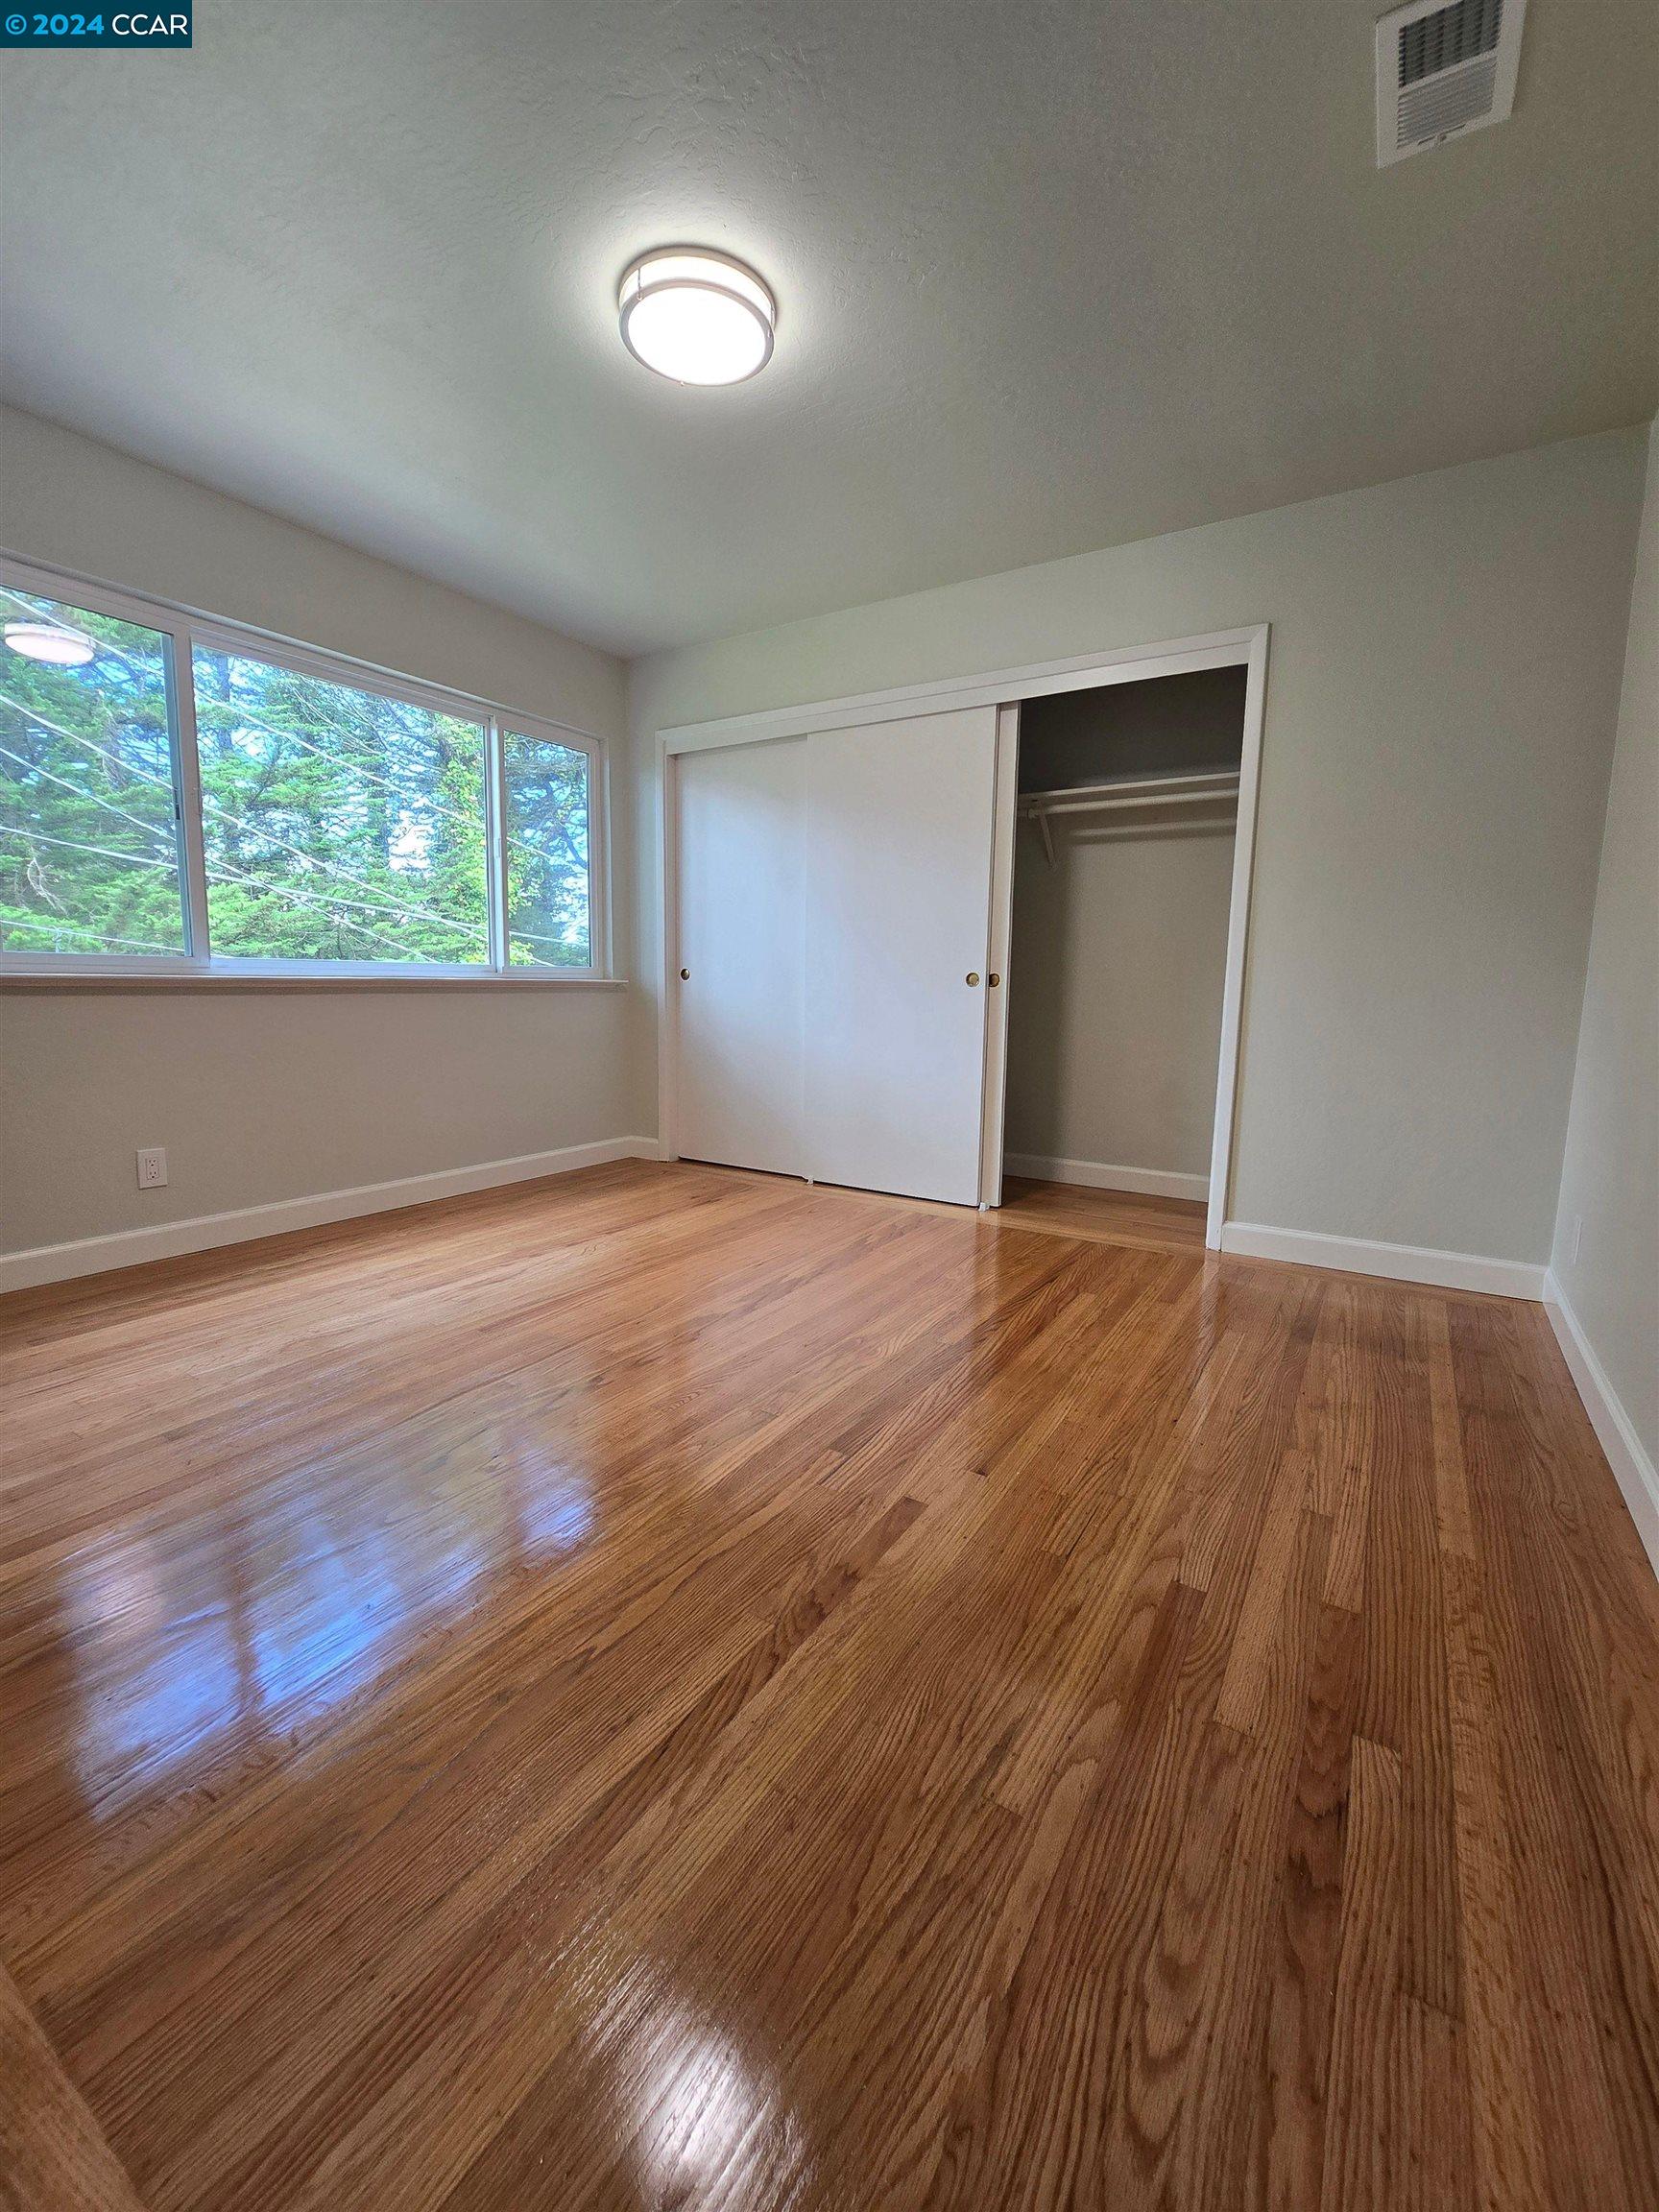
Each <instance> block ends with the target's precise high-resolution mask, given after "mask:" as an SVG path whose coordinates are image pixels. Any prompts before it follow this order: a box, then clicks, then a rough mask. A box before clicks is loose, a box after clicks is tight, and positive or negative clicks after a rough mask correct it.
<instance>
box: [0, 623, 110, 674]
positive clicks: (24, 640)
mask: <svg viewBox="0 0 1659 2212" xmlns="http://www.w3.org/2000/svg"><path fill="white" fill-rule="evenodd" d="M0 637H5V639H6V642H7V644H8V645H10V646H11V648H12V652H13V653H21V654H22V656H23V658H24V660H25V661H46V662H47V663H48V665H49V666H51V667H53V668H84V667H85V665H86V663H87V661H90V660H91V658H92V656H93V654H94V652H96V650H97V648H96V646H94V644H93V642H92V640H91V638H90V637H87V636H86V635H85V633H84V631H81V630H65V629H64V627H63V625H62V624H61V623H60V622H8V623H7V625H6V627H5V629H4V631H0Z"/></svg>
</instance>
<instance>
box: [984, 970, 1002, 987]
mask: <svg viewBox="0 0 1659 2212" xmlns="http://www.w3.org/2000/svg"><path fill="white" fill-rule="evenodd" d="M985 980H986V982H987V983H989V984H990V986H991V988H992V990H993V991H995V990H996V988H997V986H998V983H1000V982H1001V980H1002V978H1001V976H1000V975H998V974H997V972H996V970H995V969H993V970H992V972H991V974H989V975H987V976H986V978H985Z"/></svg>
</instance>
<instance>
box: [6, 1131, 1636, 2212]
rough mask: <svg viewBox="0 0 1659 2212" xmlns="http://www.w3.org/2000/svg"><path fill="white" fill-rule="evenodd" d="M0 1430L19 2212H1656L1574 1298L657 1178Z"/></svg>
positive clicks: (204, 1338)
mask: <svg viewBox="0 0 1659 2212" xmlns="http://www.w3.org/2000/svg"><path fill="white" fill-rule="evenodd" d="M0 1384H3V1386H4V1391H5V1403H6V1406H7V1408H8V1421H7V1430H6V1435H5V1444H4V1448H5V1472H4V1475H3V1477H0V1714H3V1716H4V1723H3V1729H0V1959H3V1960H4V1963H5V1968H6V1970H7V1975H8V1976H9V1979H6V1978H4V1977H0V2202H8V2201H9V2202H12V2203H15V2204H21V2205H30V2206H33V2205H39V2204H52V2205H55V2206H56V2205H60V2204H62V2205H75V2206H87V2207H94V2206H114V2205H121V2206H125V2207H129V2208H131V2207H132V2206H133V2205H135V2204H136V2205H140V2206H144V2207H149V2208H151V2212H159V2208H161V2207H185V2206H189V2207H209V2206H211V2207H223V2208H225V2212H229V2208H231V2207H234V2208H236V2212H261V2208H267V2207H277V2206H295V2207H299V2206H303V2207H307V2208H312V2212H316V2208H321V2207H329V2208H330V2212H335V2208H342V2212H349V2208H351V2207H359V2206H361V2207H369V2206H373V2207H375V2212H396V2208H403V2207H406V2208H408V2212H439V2208H445V2212H463V2208H481V2207H494V2208H511V2212H520V2208H524V2207H549V2208H551V2207H558V2208H560V2212H566V2208H568V2212H588V2208H604V2212H623V2208H635V2207H642V2206H664V2207H666V2206H692V2205H696V2206H710V2207H711V2206H721V2207H727V2208H731V2212H737V2208H742V2212H759V2208H764V2212H773V2208H780V2207H785V2206H787V2207H790V2208H791V2212H795V2208H805V2207H814V2208H817V2207H824V2208H829V2207H834V2208H835V2212H877V2208H879V2212H900V2208H904V2207H912V2208H915V2212H943V2208H945V2207H963V2208H973V2212H1001V2208H1003V2207H1008V2208H1015V2207H1022V2208H1026V2212H1037V2208H1039V2207H1042V2208H1048V2207H1062V2206H1064V2207H1073V2206H1075V2207H1083V2206H1088V2207H1111V2208H1113V2212H1136V2208H1139V2207H1142V2206H1145V2207H1152V2206H1160V2207H1164V2206H1171V2207H1180V2208H1183V2212H1186V2208H1192V2207H1206V2208H1208V2207H1216V2208H1227V2212H1232V2208H1233V2207H1257V2206H1259V2207H1264V2208H1265V2207H1277V2208H1281V2212H1294V2208H1303V2207H1306V2208H1308V2212H1312V2208H1315V2207H1319V2208H1322V2212H1369V2208H1371V2207H1381V2206H1405V2205H1415V2206H1422V2207H1426V2208H1432V2212H1440V2208H1447V2212H1456V2208H1461V2207H1468V2208H1471V2212H1472V2208H1474V2207H1477V2206H1479V2207H1481V2208H1483V2212H1520V2208H1524V2207H1551V2212H1553V2208H1555V2207H1561V2208H1564V2212H1571V2208H1577V2207H1581V2208H1584V2212H1589V2208H1591V2207H1594V2212H1651V2207H1652V2206H1653V2205H1654V2204H1655V2203H1659V1983H1656V1971H1659V1844H1656V1814H1659V1696H1656V1695H1655V1692H1656V1688H1659V1588H1656V1586H1655V1584H1654V1581H1653V1578H1652V1576H1651V1574H1650V1573H1649V1570H1648V1568H1647V1563H1646V1561H1645V1559H1644V1557H1643V1555H1642V1553H1641V1551H1640V1549H1639V1547H1638V1544H1637V1541H1636V1537H1635V1534H1634V1531H1633V1529H1632V1528H1631V1527H1630V1524H1629V1522H1628V1520H1627V1518H1626V1516H1625V1514H1624V1511H1623V1505H1622V1503H1621V1502H1620V1500H1619V1497H1618V1494H1617V1491H1616V1489H1615V1487H1614V1484H1613V1480H1612V1478H1611V1476H1610V1475H1609V1473H1608V1471H1607V1468H1606V1466H1605V1463H1604V1462H1603V1461H1602V1459H1601V1457H1600V1455H1599V1452H1598V1450H1597V1448H1596V1446H1595V1444H1594V1441H1593V1439H1592V1436H1591V1433H1590V1431H1589V1428H1588V1425H1587V1423H1586V1421H1585V1419H1584V1416H1583V1414H1582V1412H1581V1410H1580V1408H1579V1407H1578V1404H1577V1401H1576V1399H1575V1396H1574V1393H1573V1390H1572V1386H1571V1383H1569V1381H1568V1378H1567V1376H1566V1373H1565V1370H1564V1368H1563V1366H1562V1364H1561V1361H1560V1358H1559V1357H1558V1354H1557V1352H1556V1350H1555V1347H1554V1344H1553V1342H1552V1340H1551V1337H1550V1334H1549V1332H1548V1327H1547V1324H1546V1322H1545V1320H1544V1317H1543V1315H1542V1313H1541V1312H1540V1311H1539V1310H1537V1309H1534V1308H1529V1307H1526V1306H1522V1305H1516V1304H1511V1303H1508V1302H1505V1301H1502V1300H1495V1299H1479V1298H1474V1297H1463V1296H1458V1295H1453V1294H1446V1295H1442V1294H1440V1293H1437V1292H1430V1291H1423V1290H1416V1289H1411V1288H1407V1287H1404V1286H1397V1285H1390V1284H1379V1283H1372V1282H1365V1281H1359V1280H1356V1279H1351V1278H1343V1277H1337V1276H1329V1275H1319V1274H1316V1273H1312V1272H1310V1271H1305V1270H1302V1269H1297V1268H1291V1267H1283V1266H1274V1265H1270V1264H1265V1263H1262V1262H1246V1261H1237V1260H1216V1259H1214V1257H1211V1256H1207V1255H1205V1254H1204V1252H1203V1251H1202V1249H1201V1248H1194V1247H1192V1246H1191V1245H1190V1244H1183V1243H1182V1242H1180V1241H1179V1240H1178V1239H1177V1240H1176V1241H1174V1242H1172V1243H1168V1244H1166V1243H1161V1242H1159V1241H1157V1240H1150V1241H1148V1242H1146V1243H1144V1244H1137V1243H1134V1242H1125V1241H1106V1240H1105V1239H1104V1238H1103V1237H1101V1236H1099V1235H1093V1236H1077V1235H1074V1234H1068V1233H1065V1232H1064V1230H1063V1229H1061V1228H1057V1227H1056V1225H1055V1223H1054V1222H1052V1221H1049V1222H1047V1223H1046V1224H1044V1225H1041V1226H1040V1225H1039V1224H1037V1223H1035V1222H1033V1224H1032V1225H1031V1228H1030V1229H1029V1230H1028V1231H1026V1230H1022V1228H1021V1227H1020V1226H1019V1225H1018V1223H1017V1222H1014V1221H1004V1222H1001V1223H992V1222H987V1221H985V1220H983V1219H980V1218H976V1217H975V1216H974V1215H972V1214H950V1213H945V1212H940V1211H936V1210H932V1209H927V1208H922V1207H911V1206H907V1205H905V1204H903V1203H902V1202H897V1201H882V1200H873V1199H870V1198H868V1197H862V1196H856V1195H854V1194H850V1193H843V1192H837V1191H832V1190H815V1191H809V1190H804V1189H803V1188H802V1187H800V1186H799V1185H795V1184H792V1183H787V1182H781V1181H775V1180H772V1179H767V1178H751V1177H742V1176H732V1175H723V1174H720V1173H717V1172H715V1171H712V1170H702V1169H697V1168H691V1167H673V1168H667V1167H656V1166H643V1165H627V1166H616V1167H608V1168H599V1169H594V1170H592V1171H590V1172H589V1173H587V1174H585V1175H580V1176H570V1177H566V1178H564V1179H562V1180H560V1181H557V1182H554V1183H549V1184H546V1185H537V1186H520V1187H518V1188H517V1189H515V1190H507V1191H501V1192H493V1193H489V1194H486V1195H482V1196H479V1197H476V1198H469V1199H463V1200H457V1201H454V1202H452V1203H451V1204H448V1205H445V1206H441V1207H431V1208H425V1209H421V1210H420V1211H416V1212H410V1213H408V1214H397V1215H383V1216H381V1217H379V1218H378V1219H376V1220H373V1221H370V1222H365V1223H353V1224H345V1225H342V1226H340V1227H337V1228H332V1229H326V1230H320V1231H315V1232H311V1233H308V1234H306V1235H303V1236H301V1237H295V1238H284V1239H280V1240H276V1241H273V1242H272V1243H270V1244H267V1245H263V1246H259V1247H252V1248H244V1249H243V1250H241V1251H234V1250H233V1251H230V1252H225V1253H217V1254H209V1255H204V1256H202V1257H200V1258H197V1259H194V1260H189V1261H179V1262H169V1263H166V1264H165V1265H162V1266H157V1267H154V1268H150V1269H145V1270H142V1271H135V1272H133V1273H132V1274H131V1275H128V1276H125V1277H116V1278H109V1279H106V1280H105V1281H102V1282H93V1283H90V1284H87V1285H80V1286H61V1287H60V1288H57V1289H54V1290H51V1291H43V1292H36V1293H29V1294H26V1295H23V1296H20V1297H16V1298H13V1299H12V1300H10V1301H6V1302H4V1303H0Z"/></svg>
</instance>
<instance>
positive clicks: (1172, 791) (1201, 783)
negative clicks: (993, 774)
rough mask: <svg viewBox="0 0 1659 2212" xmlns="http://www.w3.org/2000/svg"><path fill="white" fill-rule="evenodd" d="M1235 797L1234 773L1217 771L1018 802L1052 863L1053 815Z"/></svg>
mask: <svg viewBox="0 0 1659 2212" xmlns="http://www.w3.org/2000/svg"><path fill="white" fill-rule="evenodd" d="M1237 798H1238V770H1237V769H1236V768H1217V769H1214V770H1211V771H1208V772H1206V773H1204V774H1194V775H1186V776H1142V777H1135V778H1128V777H1123V778H1119V779H1118V781H1117V782H1115V783H1079V784H1075V785H1073V786H1072V787H1071V789H1070V790H1066V791H1032V792H1029V793H1028V794H1027V795H1026V796H1025V797H1024V798H1023V799H1022V800H1021V802H1020V812H1021V813H1022V815H1024V817H1025V819H1026V820H1027V821H1029V822H1035V823H1036V825H1037V827H1038V829H1040V830H1041V831H1042V833H1043V850H1044V851H1045V852H1046V854H1047V855H1048V858H1049V861H1050V863H1052V861H1053V858H1054V837H1053V832H1052V831H1051V830H1050V829H1049V827H1048V825H1049V823H1050V821H1051V820H1052V819H1053V817H1054V816H1055V815H1056V814H1113V813H1118V812H1119V811H1122V810H1127V809H1130V808H1137V807H1142V806H1207V805H1214V804H1215V803H1216V801H1218V800H1223V799H1237Z"/></svg>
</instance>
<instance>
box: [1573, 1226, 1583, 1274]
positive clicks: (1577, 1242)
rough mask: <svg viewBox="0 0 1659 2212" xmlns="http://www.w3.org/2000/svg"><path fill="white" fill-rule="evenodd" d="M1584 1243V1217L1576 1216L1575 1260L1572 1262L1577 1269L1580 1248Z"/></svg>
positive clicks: (1574, 1228)
mask: <svg viewBox="0 0 1659 2212" xmlns="http://www.w3.org/2000/svg"><path fill="white" fill-rule="evenodd" d="M1583 1241H1584V1216H1583V1214H1574V1216H1573V1259H1572V1262H1571V1263H1572V1265H1573V1266H1575V1267H1576V1266H1577V1264H1578V1247H1579V1245H1580V1244H1582V1243H1583Z"/></svg>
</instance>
